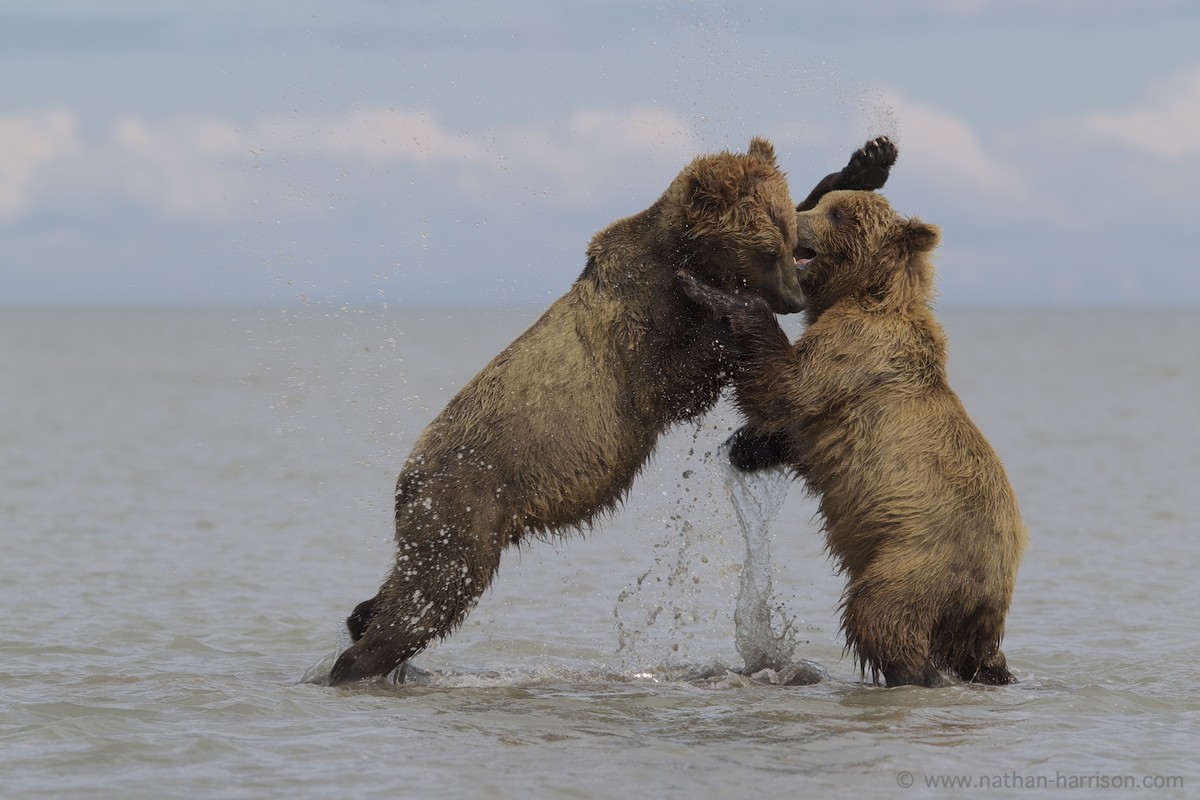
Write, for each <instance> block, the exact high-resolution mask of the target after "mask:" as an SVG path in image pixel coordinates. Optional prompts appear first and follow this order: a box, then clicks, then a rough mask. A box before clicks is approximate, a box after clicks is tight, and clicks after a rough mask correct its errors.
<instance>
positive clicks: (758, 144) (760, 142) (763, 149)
mask: <svg viewBox="0 0 1200 800" xmlns="http://www.w3.org/2000/svg"><path fill="white" fill-rule="evenodd" d="M746 152H747V153H748V154H749V155H752V156H754V157H755V158H761V159H762V160H763V161H766V162H767V163H768V164H771V165H772V166H775V167H778V166H779V165H778V164H776V163H775V146H774V145H772V144H771V143H770V142H769V141H767V140H766V139H760V138H759V137H757V136H755V137H754V138H753V139H751V140H750V149H749V150H747V151H746Z"/></svg>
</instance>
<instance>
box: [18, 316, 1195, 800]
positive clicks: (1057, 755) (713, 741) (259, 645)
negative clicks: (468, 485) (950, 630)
mask: <svg viewBox="0 0 1200 800" xmlns="http://www.w3.org/2000/svg"><path fill="white" fill-rule="evenodd" d="M533 316H534V314H533V313H528V314H524V313H512V314H480V313H477V312H465V313H449V312H448V313H436V314H432V313H431V314H425V315H415V314H396V313H393V314H386V313H359V312H355V311H348V310H336V311H330V312H328V313H322V312H313V311H309V312H306V313H303V314H296V313H288V314H285V313H280V312H261V313H248V312H243V313H233V312H184V313H181V312H165V311H163V312H160V311H139V312H98V311H93V312H83V311H79V312H66V311H60V312H49V311H12V310H4V311H0V386H2V387H3V388H2V389H0V459H2V463H3V464H4V470H5V472H4V474H5V478H6V481H5V487H4V490H3V491H2V492H0V526H2V530H0V537H2V538H0V542H2V543H3V548H4V550H3V558H2V560H0V603H2V604H3V607H4V609H5V623H6V624H5V625H4V626H3V629H0V654H2V659H0V781H2V783H3V787H2V790H0V795H2V796H3V797H6V798H8V797H13V798H38V797H47V798H49V797H55V798H57V797H72V796H86V797H93V798H108V797H113V798H117V797H121V798H142V797H145V798H174V797H179V798H184V797H187V798H197V797H222V798H225V797H247V798H250V797H278V796H304V797H308V796H311V797H328V796H389V797H397V796H398V797H429V796H434V795H436V796H442V797H489V798H504V797H539V798H541V797H546V798H559V797H561V798H568V797H570V798H589V797H596V798H601V797H604V798H607V797H614V796H645V797H655V798H671V797H680V798H683V797H687V798H710V797H711V798H726V797H746V796H752V795H756V794H759V793H767V792H770V793H772V794H775V793H783V792H796V791H798V790H804V791H806V792H808V793H809V794H812V795H813V796H820V797H858V796H860V795H862V794H863V793H864V792H871V791H880V792H884V793H886V796H897V795H902V796H914V797H948V796H958V795H960V794H962V793H963V792H962V790H963V789H964V788H968V787H969V788H972V789H975V790H981V789H986V788H987V787H999V790H998V791H997V792H996V793H998V794H1002V795H1003V794H1013V793H1014V790H1024V789H1036V790H1037V791H1036V792H1035V793H1034V795H1033V796H1038V795H1047V796H1054V797H1092V796H1094V795H1095V794H1096V791H1097V789H1100V788H1104V787H1103V786H1102V785H1101V783H1100V782H1101V781H1107V783H1108V784H1112V783H1113V782H1114V781H1120V782H1121V783H1122V784H1124V783H1125V782H1126V781H1127V780H1131V781H1134V782H1135V787H1134V788H1132V789H1130V788H1129V787H1126V788H1125V789H1124V790H1123V791H1121V792H1119V793H1114V796H1146V797H1183V796H1188V793H1189V791H1190V792H1191V793H1194V792H1195V790H1196V786H1198V785H1200V770H1197V767H1196V766H1195V753H1196V752H1197V749H1198V745H1200V694H1198V692H1197V690H1196V679H1197V672H1198V668H1197V664H1198V663H1200V634H1198V632H1197V631H1198V628H1197V621H1198V619H1197V617H1198V614H1197V611H1196V609H1197V607H1200V589H1198V588H1197V586H1198V582H1197V581H1196V579H1195V575H1196V574H1197V571H1198V570H1200V536H1198V535H1197V532H1198V530H1197V529H1198V527H1200V525H1198V521H1200V492H1197V491H1196V489H1195V486H1196V483H1197V477H1198V476H1200V426H1198V425H1196V422H1195V410H1194V406H1195V399H1196V397H1198V396H1200V314H1197V313H1185V312H1165V311H1164V312H1133V311H1120V312H1103V313H1101V312H1061V311H1049V310H1047V311H1029V312H1017V311H1008V312H986V313H982V312H967V311H957V312H953V313H951V312H947V313H945V314H943V320H944V322H945V323H946V326H947V329H948V333H949V335H950V342H951V376H952V382H953V384H954V385H955V388H956V389H957V390H958V392H959V394H960V395H961V396H962V397H963V400H964V402H965V404H966V406H967V408H968V410H969V411H970V412H971V413H972V415H973V416H974V418H975V419H976V421H977V422H978V423H979V425H980V427H981V428H982V429H983V430H984V432H985V433H986V434H987V435H988V437H989V438H990V439H991V441H992V442H993V444H994V445H995V447H996V449H997V450H998V451H999V452H1000V455H1001V457H1002V458H1003V459H1004V460H1005V463H1006V465H1007V467H1008V469H1009V472H1010V475H1011V477H1012V480H1013V483H1014V485H1015V486H1016V489H1017V493H1018V496H1019V498H1020V500H1021V504H1022V510H1023V512H1024V515H1025V518H1026V522H1027V523H1028V525H1029V528H1030V533H1031V539H1032V544H1031V548H1030V551H1029V553H1028V554H1027V556H1026V560H1025V563H1024V564H1023V566H1022V569H1021V572H1020V576H1019V578H1018V584H1017V589H1016V596H1015V599H1014V606H1013V609H1012V612H1011V615H1010V617H1009V625H1008V636H1007V639H1006V642H1005V651H1006V653H1007V655H1008V658H1009V663H1010V665H1011V666H1012V667H1013V669H1014V671H1015V672H1016V674H1017V676H1018V678H1019V679H1020V681H1021V682H1020V683H1019V684H1017V685H1015V686H1011V687H1003V688H984V687H978V686H964V685H957V686H952V687H949V688H946V689H941V690H920V689H912V688H905V689H897V690H887V689H879V688H874V687H868V686H864V685H863V684H862V683H861V681H860V676H859V675H858V674H857V672H856V671H855V669H854V667H853V665H852V663H851V662H850V660H849V659H848V658H843V656H842V648H841V641H840V638H839V635H838V630H837V614H836V606H837V601H838V597H839V593H840V589H841V582H840V579H839V578H838V577H837V576H835V575H834V574H833V572H832V567H831V565H830V563H829V561H828V559H827V558H826V556H825V554H824V552H823V551H822V549H821V542H820V536H819V534H818V530H817V525H816V523H815V521H814V520H813V512H814V510H815V506H814V504H813V502H812V501H811V500H810V499H808V498H806V497H805V496H804V494H803V493H802V492H801V491H799V489H798V487H792V489H791V491H790V492H789V495H788V499H787V501H786V503H785V504H784V507H783V509H782V511H781V513H780V514H779V517H778V518H777V520H776V522H775V523H774V524H773V525H772V526H771V534H772V536H773V539H772V541H771V557H772V567H773V569H772V572H771V574H770V577H771V579H772V588H773V591H774V595H773V598H772V600H771V607H772V608H777V609H781V613H782V614H783V615H784V618H786V619H790V620H791V624H792V625H793V626H794V628H795V638H796V653H795V656H796V657H797V658H799V659H809V660H812V661H815V662H817V663H818V664H820V665H821V666H822V667H823V668H824V669H825V670H827V672H828V675H829V677H828V679H827V680H825V681H823V682H820V683H817V684H814V685H811V686H779V685H775V684H773V683H771V681H770V680H769V679H766V678H759V679H754V678H747V677H744V676H742V675H739V674H737V673H736V670H738V669H740V668H741V666H742V658H741V656H740V655H739V653H738V650H737V646H736V643H735V635H734V610H735V605H736V601H737V595H738V591H739V587H740V573H741V570H742V563H743V558H744V555H745V544H744V541H743V539H742V533H741V528H740V526H739V525H738V521H737V519H736V516H735V514H734V512H733V509H732V507H731V505H730V502H729V499H728V496H727V494H726V492H725V488H724V483H723V477H722V475H721V472H720V469H719V467H718V464H717V461H716V457H715V453H716V449H717V447H718V446H719V445H720V443H721V442H722V441H723V440H724V439H725V438H726V437H727V436H728V434H729V432H730V430H731V429H732V428H733V427H734V426H735V425H736V424H737V423H736V417H735V416H734V415H732V414H731V413H730V412H729V410H728V409H727V408H724V407H722V408H721V409H720V410H719V411H718V412H717V413H715V414H714V415H712V416H710V417H708V418H706V419H705V420H703V421H702V422H701V423H700V424H698V425H695V426H686V427H684V428H681V429H679V430H677V431H675V432H674V433H673V434H672V435H670V436H669V437H667V438H666V439H664V441H663V442H662V444H661V445H660V448H659V453H658V456H657V457H656V458H655V460H654V461H653V462H652V463H651V464H650V465H648V467H647V469H646V471H645V473H644V474H643V476H642V478H641V479H640V480H639V482H638V483H637V484H636V485H635V487H634V490H633V492H632V493H631V495H630V498H629V501H628V502H627V503H626V505H625V506H624V507H623V508H622V509H621V511H620V512H619V513H618V514H616V515H614V516H613V517H611V518H609V519H606V520H604V521H603V522H602V523H601V524H600V525H599V526H598V527H597V529H596V530H593V531H589V532H586V533H585V534H584V535H575V536H573V537H571V538H569V539H567V540H559V541H550V542H531V543H529V544H528V545H527V546H526V547H524V548H523V549H521V550H519V551H516V550H514V551H510V552H509V553H508V554H507V555H506V557H505V560H504V562H503V564H502V566H501V572H500V576H499V578H498V580H497V582H496V584H495V587H494V589H493V591H491V592H489V593H488V594H487V595H485V597H484V599H483V602H482V603H481V605H480V606H479V607H478V608H477V609H476V610H475V611H474V613H473V614H472V615H471V616H470V618H469V619H468V620H467V623H466V624H465V625H464V626H463V628H462V629H461V630H460V631H459V632H458V633H457V634H456V635H455V636H453V637H452V638H451V639H449V640H447V641H446V642H445V643H443V644H441V645H439V646H438V647H436V648H434V649H433V650H431V651H430V652H427V653H425V654H422V655H421V656H420V657H418V658H417V659H415V663H414V666H415V667H417V668H419V670H420V672H419V673H417V674H416V675H415V677H414V681H413V682H412V683H409V684H406V685H402V686H397V687H375V688H371V689H361V688H360V689H330V688H325V687H320V686H316V685H313V684H310V683H304V682H302V679H303V677H304V676H305V674H306V673H307V672H308V671H309V670H310V669H311V668H313V667H314V666H315V665H317V664H318V663H319V662H321V661H322V660H323V659H325V658H327V657H328V656H329V654H330V653H332V652H333V650H334V648H335V646H336V642H337V640H338V637H339V636H342V635H343V634H342V633H341V619H342V618H343V617H344V616H345V615H346V613H348V612H349V610H350V609H351V608H352V607H353V606H354V604H355V603H356V602H358V601H359V600H362V599H364V598H366V597H368V596H370V595H371V594H372V593H373V592H374V591H375V589H376V587H377V585H378V583H379V580H380V579H381V578H382V577H383V575H384V574H385V573H386V571H387V567H388V562H389V559H390V555H391V554H390V510H391V509H390V506H391V491H392V485H393V482H394V480H395V473H396V471H397V470H398V469H399V466H400V464H401V462H402V461H403V458H404V456H405V455H406V454H407V452H408V449H409V448H410V447H411V445H412V442H413V441H414V439H415V437H416V435H417V434H418V433H419V432H420V430H421V427H422V426H423V425H424V424H425V423H426V422H427V421H428V420H429V419H430V418H432V416H433V415H434V414H436V412H437V411H438V410H439V409H440V408H441V406H442V404H443V403H444V402H445V401H446V400H447V399H448V398H449V397H450V396H451V395H452V394H453V393H454V392H455V391H457V389H458V388H459V387H460V386H461V385H462V383H463V382H464V381H465V380H466V379H468V378H469V377H470V375H472V374H473V373H474V372H475V371H476V370H477V369H479V368H480V367H481V366H482V365H483V364H484V363H486V361H487V360H488V359H489V358H490V357H491V356H492V355H494V353H495V352H496V351H498V350H499V348H500V347H501V346H502V345H503V344H504V343H505V342H507V341H509V340H510V339H511V338H512V337H513V336H515V335H516V334H517V333H519V332H520V330H521V329H522V328H523V327H524V326H525V325H527V324H528V323H529V322H530V321H531V320H532V318H533ZM948 781H958V782H960V783H959V785H958V788H957V789H956V788H953V787H952V785H951V784H949V783H947V782H948Z"/></svg>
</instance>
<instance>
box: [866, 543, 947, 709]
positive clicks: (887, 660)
mask: <svg viewBox="0 0 1200 800" xmlns="http://www.w3.org/2000/svg"><path fill="white" fill-rule="evenodd" d="M873 571H875V573H876V574H875V575H873V576H872V575H871V574H870V573H868V574H867V575H864V576H861V577H858V578H854V579H851V581H850V585H849V586H848V587H847V588H846V596H845V600H844V601H843V606H842V629H843V630H844V631H845V633H846V645H847V648H848V649H850V650H852V651H854V654H855V655H856V656H857V658H858V662H859V664H860V666H861V667H862V668H863V672H864V674H865V673H866V672H867V671H868V670H869V671H870V673H871V676H872V677H873V678H874V679H875V681H876V682H878V680H879V676H880V675H882V676H883V679H884V682H885V683H886V684H887V686H888V687H889V688H891V687H894V686H925V687H929V688H938V687H941V686H945V685H946V680H945V678H944V677H943V676H942V674H941V672H939V671H938V669H937V667H936V666H935V665H934V663H933V658H932V651H931V642H930V635H929V632H930V627H931V626H930V625H929V624H928V619H927V615H926V614H924V613H922V608H921V606H920V605H919V603H915V602H914V600H913V598H912V597H911V596H909V594H908V593H906V589H905V587H904V586H903V585H898V584H896V583H894V582H892V581H889V580H888V578H887V568H886V565H881V564H880V563H878V562H876V564H875V565H874V566H873Z"/></svg>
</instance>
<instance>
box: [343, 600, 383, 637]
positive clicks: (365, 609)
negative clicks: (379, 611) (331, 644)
mask: <svg viewBox="0 0 1200 800" xmlns="http://www.w3.org/2000/svg"><path fill="white" fill-rule="evenodd" d="M378 599H379V596H378V595H376V596H375V597H372V598H371V599H370V600H363V601H362V602H361V603H359V604H358V605H356V606H355V607H354V610H353V611H351V612H350V616H348V617H346V628H347V629H348V630H349V631H350V641H352V642H357V641H358V640H359V639H361V638H362V637H363V634H364V633H366V632H367V628H369V627H371V619H372V618H373V617H374V616H375V601H376V600H378Z"/></svg>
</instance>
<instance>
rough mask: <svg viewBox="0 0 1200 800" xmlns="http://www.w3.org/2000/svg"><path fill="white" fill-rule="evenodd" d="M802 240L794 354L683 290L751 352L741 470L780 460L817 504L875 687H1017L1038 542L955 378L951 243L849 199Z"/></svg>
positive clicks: (772, 330)
mask: <svg viewBox="0 0 1200 800" xmlns="http://www.w3.org/2000/svg"><path fill="white" fill-rule="evenodd" d="M797 236H798V241H799V246H800V249H799V250H798V251H797V252H798V254H800V256H801V258H802V260H801V268H800V288H801V289H802V291H803V292H804V298H805V304H806V305H805V316H806V319H807V322H808V327H807V328H806V329H805V331H804V334H803V335H802V336H801V337H800V339H799V340H798V341H797V342H796V343H795V344H794V345H793V344H791V343H790V342H789V341H788V339H787V337H786V335H785V334H784V333H783V331H782V330H780V328H779V326H778V324H776V322H775V318H774V316H773V315H772V314H771V310H770V308H768V307H767V305H766V304H765V303H763V302H762V301H761V300H759V299H758V298H755V297H753V296H752V295H746V294H743V295H740V296H735V295H731V294H728V293H726V292H723V291H720V290H719V289H715V288H713V287H711V286H708V285H704V283H702V282H701V280H698V279H697V277H696V276H693V275H689V274H688V273H686V272H682V273H681V274H680V280H681V284H682V285H683V288H684V290H685V291H686V292H687V294H688V295H689V297H691V298H692V299H693V300H695V301H696V302H698V303H700V304H701V305H702V306H704V307H706V308H708V309H709V310H710V312H712V313H715V315H716V317H717V318H718V319H721V320H723V321H724V322H725V324H727V325H728V326H729V327H728V330H727V336H730V337H731V340H730V342H729V343H730V346H731V348H732V349H734V350H735V351H736V352H737V353H738V354H739V356H738V360H739V363H738V365H737V367H736V368H735V372H734V386H735V396H736V402H737V405H738V407H739V409H741V411H742V412H743V413H744V414H745V415H746V416H747V418H748V421H749V425H748V430H746V431H743V432H739V434H737V435H735V437H734V438H735V442H734V444H735V445H737V444H738V443H739V442H738V441H737V440H740V443H741V444H742V445H743V452H742V454H741V455H742V459H743V460H742V463H741V464H739V466H743V467H746V466H750V467H761V466H765V465H766V464H767V463H769V462H770V461H772V460H776V459H777V460H779V461H781V462H782V463H784V464H786V465H788V466H790V467H791V468H792V469H794V470H795V472H796V473H797V474H798V475H800V476H803V478H804V479H805V481H806V483H807V485H808V487H809V489H810V490H811V491H812V492H813V493H814V494H816V495H817V496H818V497H819V507H820V513H821V516H822V518H823V522H824V529H825V532H826V535H827V540H828V546H829V549H830V552H831V553H832V554H833V556H834V557H835V559H836V561H837V563H838V565H839V567H840V568H841V570H842V571H843V572H845V573H846V574H847V577H848V581H847V586H846V591H845V595H844V596H843V599H842V628H843V630H844V632H845V635H846V641H847V649H848V650H850V651H852V652H853V653H854V655H855V657H856V659H857V661H858V664H859V667H860V668H861V669H862V671H863V674H864V676H865V675H866V673H867V670H868V668H869V670H870V673H871V678H872V680H873V681H874V682H876V683H878V681H879V678H880V675H882V676H883V678H884V680H885V681H886V683H887V685H888V686H899V685H903V684H918V685H921V686H941V685H944V679H943V677H942V675H941V673H940V670H947V671H950V672H953V673H955V674H956V675H958V676H959V677H960V678H962V679H963V680H966V681H976V682H979V683H987V684H1006V683H1009V682H1011V681H1012V680H1013V678H1012V675H1011V674H1010V673H1009V671H1008V667H1007V665H1006V663H1005V658H1004V654H1003V653H1002V652H1001V650H1000V642H1001V639H1002V638H1003V636H1004V621H1005V617H1006V615H1007V613H1008V608H1009V603H1010V601H1011V599H1012V591H1013V583H1014V581H1015V579H1016V573H1017V565H1018V563H1019V562H1020V560H1021V554H1022V552H1023V551H1024V549H1025V545H1026V531H1025V526H1024V524H1023V523H1022V521H1021V515H1020V513H1019V511H1018V509H1017V500H1016V497H1015V495H1014V494H1013V490H1012V486H1011V485H1010V484H1009V481H1008V476H1007V475H1006V473H1005V471H1004V466H1003V465H1002V464H1001V463H1000V459H999V458H998V457H997V455H996V453H995V451H994V450H993V449H992V447H991V446H990V445H989V444H988V442H987V440H986V439H985V438H984V437H983V434H982V433H980V431H979V429H978V428H977V427H976V426H975V424H974V423H973V422H972V421H971V419H970V417H968V416H967V412H966V410H965V409H964V408H963V405H962V403H961V402H960V401H959V399H958V396H957V395H955V393H954V392H953V391H952V390H951V388H950V385H949V383H948V382H947V380H946V340H945V336H944V335H943V333H942V329H941V326H940V325H939V324H938V322H937V320H936V319H935V318H934V315H933V311H932V309H931V307H930V304H931V301H932V297H933V279H934V274H933V264H932V262H931V260H930V253H931V251H932V250H933V249H934V247H935V246H936V245H937V243H938V240H939V238H940V231H939V230H938V228H937V227H936V226H933V225H929V224H926V223H924V222H921V221H920V220H918V219H905V218H903V217H901V216H899V215H897V214H896V212H895V211H893V209H892V207H891V205H890V204H889V203H888V201H887V200H885V199H884V198H883V197H880V196H879V195H875V194H871V193H870V192H851V191H835V192H832V193H829V194H827V195H825V197H824V198H822V199H821V201H820V203H818V204H817V206H816V208H814V209H813V210H811V211H807V212H804V213H801V214H798V215H797ZM748 443H754V444H748Z"/></svg>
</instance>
